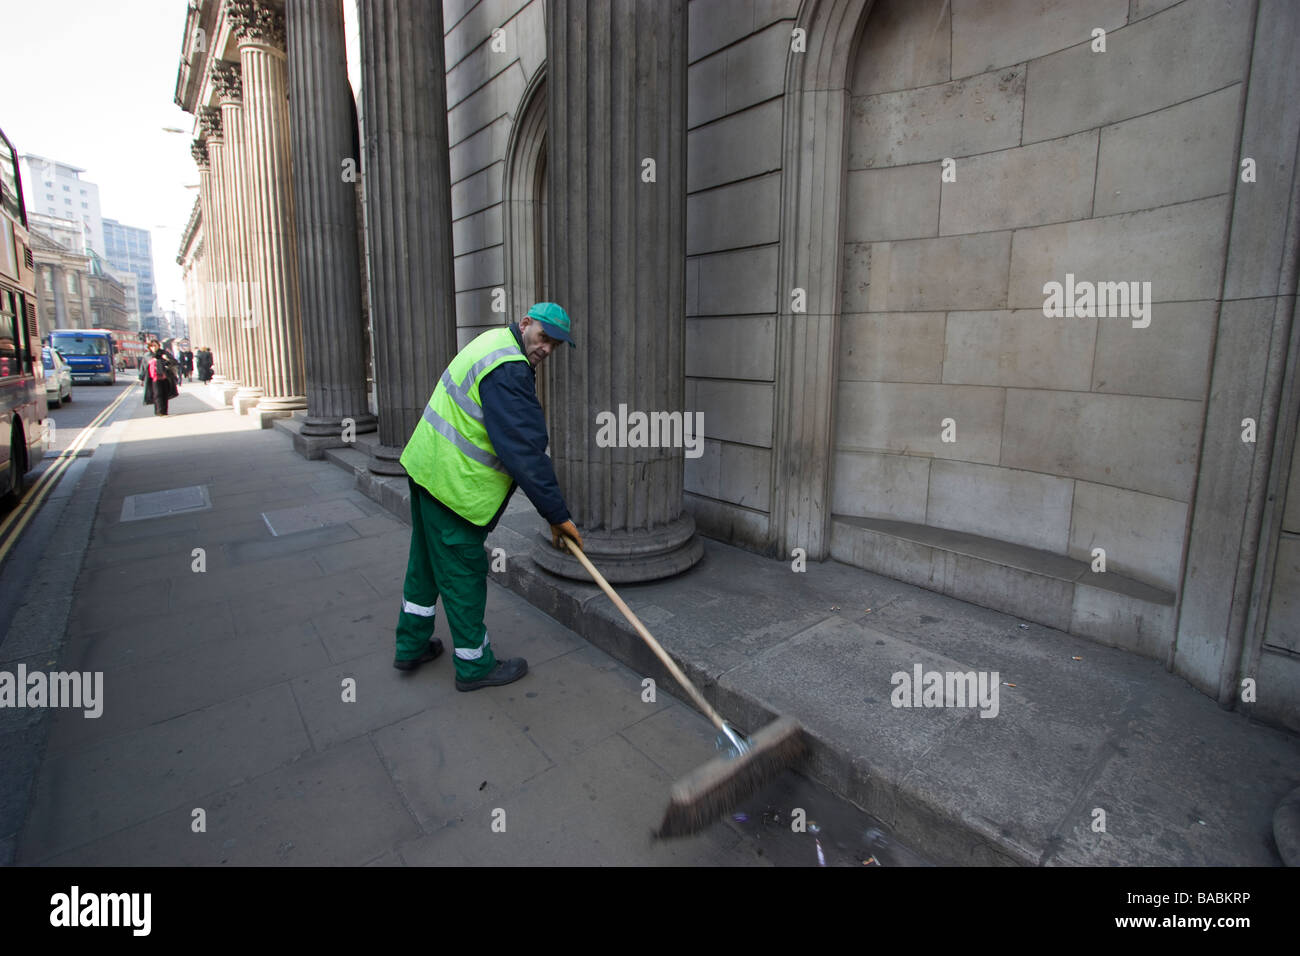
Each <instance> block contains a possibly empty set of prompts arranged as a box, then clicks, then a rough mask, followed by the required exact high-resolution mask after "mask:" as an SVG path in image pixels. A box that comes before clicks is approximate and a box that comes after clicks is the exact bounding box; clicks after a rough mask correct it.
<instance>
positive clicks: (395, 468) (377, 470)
mask: <svg viewBox="0 0 1300 956" xmlns="http://www.w3.org/2000/svg"><path fill="white" fill-rule="evenodd" d="M401 457H402V449H401V448H397V447H395V446H393V445H371V446H370V461H369V462H368V465H369V467H370V473H371V474H373V475H396V476H399V477H400V476H405V475H406V469H405V468H403V467H402V463H401V462H400V461H398V459H399V458H401Z"/></svg>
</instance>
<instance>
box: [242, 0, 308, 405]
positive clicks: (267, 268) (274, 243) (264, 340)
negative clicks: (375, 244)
mask: <svg viewBox="0 0 1300 956" xmlns="http://www.w3.org/2000/svg"><path fill="white" fill-rule="evenodd" d="M227 10H228V16H229V18H230V24H231V28H232V30H233V33H234V35H235V39H236V41H237V42H238V45H239V69H240V74H241V76H242V78H243V88H244V89H243V93H244V135H245V137H246V138H247V142H246V143H245V149H244V159H245V163H246V164H247V165H246V170H245V172H246V179H245V182H246V184H247V186H248V196H247V205H246V207H245V208H246V211H247V214H248V221H249V233H250V236H251V238H252V243H251V246H252V252H253V257H254V262H255V263H256V267H255V272H256V275H257V280H258V281H257V285H256V288H255V291H254V296H255V300H254V301H255V304H256V307H257V315H258V317H259V318H260V322H259V324H258V332H259V337H260V339H261V349H262V354H261V358H262V361H260V362H259V363H258V365H256V366H255V369H254V371H255V375H256V376H257V384H259V385H260V386H262V388H263V389H264V390H265V395H264V396H263V397H262V399H261V401H260V402H259V403H258V407H259V408H261V409H262V410H265V411H273V412H288V411H291V410H293V409H296V408H306V407H307V394H306V373H305V372H304V370H303V352H302V321H301V316H300V314H299V310H298V250H297V244H296V240H295V237H294V218H293V217H294V209H293V170H292V168H291V166H290V160H289V102H288V98H289V81H288V69H287V65H286V62H285V60H286V53H285V36H284V14H283V13H282V12H281V11H279V10H277V9H275V8H274V7H272V6H271V5H270V4H268V3H261V2H258V0H227Z"/></svg>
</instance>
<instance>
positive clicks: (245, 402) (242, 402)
mask: <svg viewBox="0 0 1300 956" xmlns="http://www.w3.org/2000/svg"><path fill="white" fill-rule="evenodd" d="M263 394H264V392H263V390H262V389H260V388H258V387H257V386H255V385H245V386H243V387H242V388H240V389H239V391H237V392H235V397H234V398H233V399H232V400H231V402H230V404H231V406H232V407H233V408H234V409H235V411H236V412H238V413H239V414H240V415H247V414H248V410H249V409H250V408H256V407H257V406H258V404H259V403H260V402H261V400H262V395H263Z"/></svg>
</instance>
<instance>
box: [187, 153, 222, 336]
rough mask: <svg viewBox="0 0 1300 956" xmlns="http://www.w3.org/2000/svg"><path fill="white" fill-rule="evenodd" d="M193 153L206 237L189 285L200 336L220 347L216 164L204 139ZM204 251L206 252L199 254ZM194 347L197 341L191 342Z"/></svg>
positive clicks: (194, 260)
mask: <svg viewBox="0 0 1300 956" xmlns="http://www.w3.org/2000/svg"><path fill="white" fill-rule="evenodd" d="M190 153H191V155H192V156H193V157H194V162H195V164H196V165H197V166H198V167H199V210H200V211H199V215H200V221H201V223H202V229H203V235H202V237H201V238H200V239H199V240H198V242H199V247H198V248H196V249H195V250H194V252H193V253H192V256H193V258H192V260H191V263H190V268H189V273H188V276H187V285H188V286H189V295H190V302H191V309H192V311H193V312H194V314H195V316H196V317H197V320H198V330H199V331H198V334H199V336H200V338H203V339H205V341H204V342H203V343H202V344H204V345H209V346H214V347H217V348H219V347H220V346H219V345H218V344H217V342H216V340H215V334H216V312H215V309H214V303H213V296H212V288H211V282H212V279H211V276H210V270H209V266H210V265H211V263H212V259H213V247H214V246H215V245H216V242H215V232H214V230H215V220H214V215H215V213H214V211H213V199H212V163H211V161H210V160H209V158H208V146H207V143H206V142H204V140H203V139H201V138H200V139H196V140H194V142H193V144H192V145H191V146H190ZM199 249H201V250H202V252H200V251H199ZM191 344H195V343H193V339H191Z"/></svg>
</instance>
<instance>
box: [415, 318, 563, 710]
mask: <svg viewBox="0 0 1300 956" xmlns="http://www.w3.org/2000/svg"><path fill="white" fill-rule="evenodd" d="M561 342H568V343H569V346H570V347H573V339H572V338H570V336H569V316H568V314H567V313H566V312H565V311H564V309H562V308H561V307H560V306H558V305H556V304H555V303H554V302H539V303H537V304H536V305H534V306H533V307H532V308H531V309H529V310H528V314H527V315H526V316H524V318H522V319H520V320H519V321H518V322H517V323H514V324H512V325H510V326H506V327H502V328H497V329H492V330H491V331H488V332H484V333H483V334H482V335H480V336H478V337H477V338H475V339H474V340H473V341H472V342H470V343H469V344H468V345H466V346H465V347H464V348H463V349H461V350H460V352H459V354H457V355H456V357H455V358H454V359H452V361H451V364H450V365H448V366H447V369H446V371H445V372H443V374H442V378H441V380H440V381H439V382H438V386H437V388H435V389H434V392H433V396H432V397H431V398H430V399H429V404H428V406H427V407H426V408H425V410H424V415H423V417H422V418H421V419H420V421H419V422H418V423H417V424H416V426H415V431H414V432H413V433H412V435H411V439H410V441H408V442H407V444H406V448H405V449H404V450H403V451H402V457H401V462H402V465H403V467H404V468H405V469H406V474H407V482H408V484H409V486H410V489H411V550H410V556H409V558H408V561H407V567H406V580H405V582H404V584H403V587H402V610H401V613H400V614H399V615H398V620H397V654H396V656H395V658H394V660H393V666H394V667H396V668H398V669H399V670H414V669H415V668H417V667H418V666H419V665H420V664H422V663H424V662H425V661H431V660H433V659H434V658H435V657H437V656H438V655H439V654H440V653H441V652H442V642H441V641H439V640H437V639H436V638H434V637H433V631H434V623H435V614H436V607H435V605H436V604H437V602H438V599H439V598H441V599H442V607H443V611H444V612H445V613H446V616H447V624H448V626H449V628H450V630H451V636H452V641H453V643H454V645H455V651H456V653H455V669H456V689H457V690H461V691H471V690H478V689H479V688H482V687H495V686H499V685H501V684H509V683H511V682H512V681H516V680H518V679H519V678H521V677H523V676H524V675H525V674H526V673H528V662H527V661H526V660H524V659H523V658H522V657H516V658H511V659H508V660H498V659H497V657H496V655H495V653H494V651H493V648H492V647H491V645H490V644H489V641H488V634H487V628H486V627H485V626H484V624H483V614H484V611H485V609H486V606H487V573H488V559H487V555H486V554H485V553H484V551H483V542H484V541H485V540H486V538H487V536H488V534H489V533H490V532H491V531H492V529H493V528H495V527H496V524H497V522H498V521H499V520H500V519H501V515H502V513H503V512H504V511H505V510H506V504H507V503H508V502H509V501H510V497H511V495H513V494H514V491H515V488H516V487H521V488H523V489H524V494H526V495H527V496H528V500H529V501H531V502H532V504H533V506H534V507H535V508H536V509H537V511H538V513H539V514H540V515H541V516H542V518H544V519H545V520H546V522H547V523H548V524H550V526H551V543H552V544H554V545H555V547H557V548H560V547H562V545H561V543H560V539H561V535H568V536H570V537H571V538H573V539H574V540H575V541H576V542H577V543H578V544H579V546H581V544H582V536H581V535H580V534H578V529H577V526H575V525H574V523H573V520H572V518H571V517H570V515H569V509H568V508H567V507H566V506H565V503H564V496H563V495H561V494H560V486H559V482H558V481H557V480H556V478H555V469H554V467H553V466H552V464H551V459H550V457H549V456H548V455H547V454H546V448H547V446H548V445H549V444H550V441H549V438H548V437H547V434H546V419H545V417H544V416H543V414H542V406H541V405H540V403H539V402H538V401H537V373H536V367H537V366H539V365H541V363H542V362H543V361H545V360H546V358H547V357H549V356H550V354H551V352H552V350H553V349H555V347H556V346H558V345H559V344H560V343H561Z"/></svg>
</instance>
